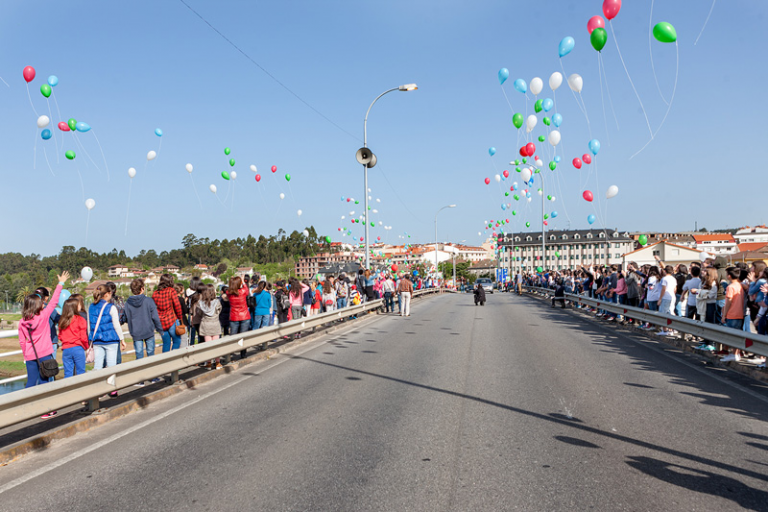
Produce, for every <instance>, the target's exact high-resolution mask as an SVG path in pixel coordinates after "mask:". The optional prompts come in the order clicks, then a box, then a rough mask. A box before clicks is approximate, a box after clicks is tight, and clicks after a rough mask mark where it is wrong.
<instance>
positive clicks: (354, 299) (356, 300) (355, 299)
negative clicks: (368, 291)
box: [352, 293, 360, 306]
mask: <svg viewBox="0 0 768 512" xmlns="http://www.w3.org/2000/svg"><path fill="white" fill-rule="evenodd" d="M352 305H353V306H359V305H360V294H359V293H358V294H357V295H355V296H354V297H352Z"/></svg>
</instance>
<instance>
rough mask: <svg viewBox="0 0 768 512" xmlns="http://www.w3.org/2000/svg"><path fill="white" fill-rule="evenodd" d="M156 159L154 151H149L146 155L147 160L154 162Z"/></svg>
mask: <svg viewBox="0 0 768 512" xmlns="http://www.w3.org/2000/svg"><path fill="white" fill-rule="evenodd" d="M156 157H157V153H155V152H154V151H150V152H149V153H147V160H154V159H155V158H156Z"/></svg>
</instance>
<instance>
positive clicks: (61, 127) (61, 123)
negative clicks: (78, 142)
mask: <svg viewBox="0 0 768 512" xmlns="http://www.w3.org/2000/svg"><path fill="white" fill-rule="evenodd" d="M59 130H61V131H63V132H68V131H69V125H68V124H67V123H66V122H65V121H59Z"/></svg>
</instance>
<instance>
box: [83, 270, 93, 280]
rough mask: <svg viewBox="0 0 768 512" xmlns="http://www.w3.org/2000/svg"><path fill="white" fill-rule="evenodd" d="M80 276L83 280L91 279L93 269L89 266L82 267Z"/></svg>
mask: <svg viewBox="0 0 768 512" xmlns="http://www.w3.org/2000/svg"><path fill="white" fill-rule="evenodd" d="M80 277H81V278H83V281H90V280H91V279H93V269H92V268H91V267H83V270H81V271H80Z"/></svg>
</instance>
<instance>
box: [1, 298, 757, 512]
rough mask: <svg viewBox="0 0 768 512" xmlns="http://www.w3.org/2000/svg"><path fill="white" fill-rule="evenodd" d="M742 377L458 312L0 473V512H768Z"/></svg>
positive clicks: (375, 334) (313, 353)
mask: <svg viewBox="0 0 768 512" xmlns="http://www.w3.org/2000/svg"><path fill="white" fill-rule="evenodd" d="M728 373H729V372H727V371H719V372H718V371H713V370H711V369H706V368H705V367H703V366H702V365H701V363H700V362H698V361H696V360H694V359H690V358H688V357H685V356H683V355H680V354H679V353H677V352H676V351H674V350H670V349H664V348H661V347H660V346H659V345H658V344H656V343H651V342H647V341H645V342H644V341H642V339H641V338H638V339H632V338H630V337H627V336H625V335H621V334H616V333H615V332H614V331H613V330H611V329H609V328H603V327H602V326H597V325H593V324H590V323H587V322H584V321H583V320H580V319H578V318H576V317H574V316H572V315H570V314H568V313H565V312H562V311H560V310H559V309H558V310H552V309H550V308H549V307H548V306H547V305H546V304H544V303H542V302H540V301H536V300H535V299H531V298H526V297H522V298H520V297H516V296H512V295H509V294H498V293H497V294H494V295H489V296H488V302H487V304H486V306H485V307H476V306H474V305H473V303H472V296H471V295H469V294H462V295H449V296H442V297H437V298H432V299H427V300H423V301H420V302H417V303H416V304H415V306H414V308H413V311H412V316H411V317H410V318H400V317H395V316H386V317H374V318H367V319H365V320H364V321H363V322H361V323H359V324H356V325H355V326H350V328H349V330H346V331H344V330H342V331H337V332H335V333H333V334H332V335H329V336H327V337H324V338H321V339H319V340H317V341H313V342H310V343H308V344H305V345H302V346H299V347H297V348H296V349H295V350H293V351H292V352H289V353H288V354H287V355H284V356H279V357H277V358H274V359H272V360H270V361H265V362H262V363H257V364H254V365H251V366H249V367H247V368H244V369H242V370H240V371H238V372H234V373H233V374H231V375H228V376H226V377H224V378H220V379H216V382H212V383H209V384H206V385H205V386H202V387H200V388H198V389H195V390H191V391H189V392H186V393H181V394H180V395H177V396H175V397H173V398H170V399H168V400H164V401H161V402H159V403H155V404H152V405H150V406H149V407H148V408H147V409H145V410H143V411H140V412H138V413H135V414H133V415H130V416H128V417H126V418H124V419H121V420H118V421H116V422H113V423H111V424H107V425H105V426H103V427H99V428H97V429H95V430H92V431H90V432H88V433H87V434H80V435H78V436H75V437H74V438H71V439H69V440H66V441H62V442H60V443H57V444H54V445H52V446H51V447H50V448H48V449H47V450H45V451H43V452H39V453H36V454H33V455H30V456H27V457H26V458H24V459H22V460H20V461H18V462H15V463H12V464H10V465H9V466H6V467H3V468H0V509H2V510H9V511H11V510H12V511H14V512H21V511H25V510H29V511H36V512H37V511H40V510H48V509H58V510H93V511H104V510H110V511H114V510H131V511H140V510H152V511H158V510H162V511H164V512H165V511H175V510H215V511H219V510H237V511H243V510H269V511H283V510H285V511H288V510H312V511H342V510H344V511H346V510H349V511H362V510H385V511H406V510H417V511H421V510H435V511H443V510H446V511H448V510H450V511H475V510H478V511H488V510H577V511H581V510H587V509H596V510H610V511H616V510H717V511H724V510H741V509H752V510H768V456H767V455H768V452H767V451H766V450H768V424H767V423H766V420H768V398H766V396H768V393H767V392H766V390H767V389H768V388H766V387H764V386H760V385H755V384H754V383H752V384H747V386H748V387H745V385H744V384H745V383H744V382H743V380H740V379H739V378H737V377H733V376H730V375H728Z"/></svg>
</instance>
